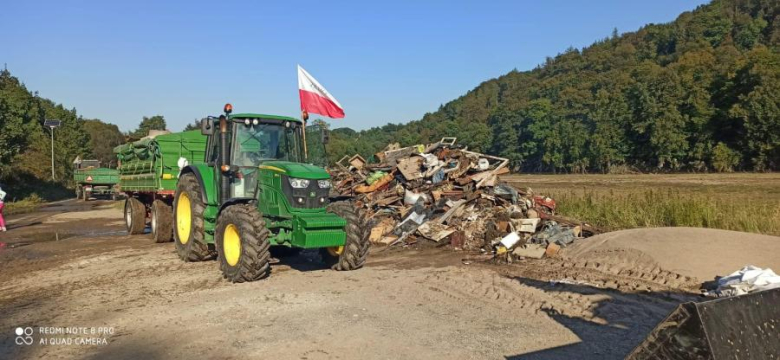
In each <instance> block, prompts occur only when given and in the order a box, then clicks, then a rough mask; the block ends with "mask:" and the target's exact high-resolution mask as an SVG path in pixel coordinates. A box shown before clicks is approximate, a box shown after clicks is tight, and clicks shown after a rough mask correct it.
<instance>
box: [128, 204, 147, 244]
mask: <svg viewBox="0 0 780 360" xmlns="http://www.w3.org/2000/svg"><path fill="white" fill-rule="evenodd" d="M125 227H126V228H127V233H128V234H130V235H138V234H143V232H144V229H145V228H146V207H145V206H144V204H143V203H141V201H140V200H138V199H136V198H127V200H126V201H125Z"/></svg>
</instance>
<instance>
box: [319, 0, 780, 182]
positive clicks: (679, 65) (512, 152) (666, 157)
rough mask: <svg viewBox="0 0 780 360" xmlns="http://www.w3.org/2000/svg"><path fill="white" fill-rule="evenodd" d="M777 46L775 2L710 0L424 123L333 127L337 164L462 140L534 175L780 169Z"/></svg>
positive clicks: (459, 102)
mask: <svg viewBox="0 0 780 360" xmlns="http://www.w3.org/2000/svg"><path fill="white" fill-rule="evenodd" d="M779 45H780V2H778V1H770V0H715V1H713V2H711V3H709V4H707V5H703V6H700V7H698V8H697V9H695V10H693V11H690V12H685V13H683V14H681V15H680V16H679V17H678V18H677V19H676V20H675V21H674V22H671V23H668V24H660V25H655V24H650V25H646V26H644V27H643V28H641V29H639V30H638V31H635V32H629V33H625V34H622V35H618V33H617V30H615V31H614V32H613V34H612V36H610V37H608V38H605V39H602V40H599V41H596V42H595V43H594V44H592V45H591V46H589V47H586V48H584V49H581V50H578V49H573V48H570V49H568V50H566V51H565V52H563V53H561V54H559V55H558V56H556V57H554V58H547V60H546V61H545V62H544V63H543V64H541V65H539V66H538V67H537V68H535V69H533V70H530V71H517V70H515V71H512V72H510V73H508V74H506V75H503V76H501V77H499V78H497V79H491V80H488V81H485V82H484V83H482V84H480V85H479V86H477V87H476V88H475V89H473V90H471V91H469V92H468V93H467V94H465V95H463V96H461V97H460V98H458V99H456V100H453V101H451V102H449V103H447V104H445V105H443V106H441V107H440V108H439V109H438V111H436V112H433V113H428V114H425V116H423V118H422V119H420V120H417V121H412V122H409V123H407V124H405V125H396V124H389V125H385V126H382V127H378V128H372V129H369V130H364V131H359V132H356V131H353V130H351V129H348V128H341V129H335V130H334V131H333V132H332V133H333V136H332V137H331V140H332V141H331V144H330V145H329V151H330V157H331V160H338V159H339V158H340V157H341V156H343V155H351V154H354V153H359V154H362V155H363V156H366V157H370V156H371V154H374V153H375V152H377V151H379V150H381V149H382V148H384V146H386V145H387V144H388V143H391V142H400V143H401V144H402V145H412V144H418V143H428V142H433V141H437V140H438V139H439V138H441V137H443V136H457V137H458V138H459V142H460V143H461V144H463V145H467V146H469V148H471V149H474V150H476V151H482V152H487V153H491V154H495V155H499V156H504V157H507V158H509V159H510V160H511V164H512V167H513V168H514V170H521V171H527V172H576V173H580V172H610V171H618V170H625V169H633V170H639V171H732V170H753V171H765V170H778V169H780V54H779V53H778V49H779V48H780V47H779ZM356 139H357V141H356Z"/></svg>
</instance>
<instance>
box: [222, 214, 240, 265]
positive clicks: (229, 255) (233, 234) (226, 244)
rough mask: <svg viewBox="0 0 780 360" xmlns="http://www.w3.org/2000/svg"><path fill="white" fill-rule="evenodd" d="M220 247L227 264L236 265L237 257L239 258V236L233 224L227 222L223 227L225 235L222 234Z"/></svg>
mask: <svg viewBox="0 0 780 360" xmlns="http://www.w3.org/2000/svg"><path fill="white" fill-rule="evenodd" d="M222 249H223V250H224V251H223V253H224V254H225V261H227V263H228V265H230V266H236V264H238V259H239V258H241V236H239V235H238V229H236V226H235V225H233V224H228V226H227V227H226V228H225V235H223V236H222Z"/></svg>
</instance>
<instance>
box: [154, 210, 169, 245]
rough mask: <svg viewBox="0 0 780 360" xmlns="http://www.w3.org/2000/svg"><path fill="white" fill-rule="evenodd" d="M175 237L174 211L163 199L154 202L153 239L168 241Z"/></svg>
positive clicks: (159, 241) (157, 241) (162, 241)
mask: <svg viewBox="0 0 780 360" xmlns="http://www.w3.org/2000/svg"><path fill="white" fill-rule="evenodd" d="M171 238H173V211H172V210H171V206H170V205H168V204H166V203H165V202H163V201H162V200H155V201H154V202H153V203H152V239H154V242H156V243H166V242H169V241H171Z"/></svg>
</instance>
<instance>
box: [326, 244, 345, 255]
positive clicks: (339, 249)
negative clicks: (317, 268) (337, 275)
mask: <svg viewBox="0 0 780 360" xmlns="http://www.w3.org/2000/svg"><path fill="white" fill-rule="evenodd" d="M343 252H344V247H343V246H334V247H329V248H328V254H330V255H331V256H336V257H338V256H341V253H343Z"/></svg>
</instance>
